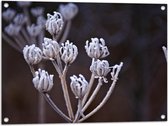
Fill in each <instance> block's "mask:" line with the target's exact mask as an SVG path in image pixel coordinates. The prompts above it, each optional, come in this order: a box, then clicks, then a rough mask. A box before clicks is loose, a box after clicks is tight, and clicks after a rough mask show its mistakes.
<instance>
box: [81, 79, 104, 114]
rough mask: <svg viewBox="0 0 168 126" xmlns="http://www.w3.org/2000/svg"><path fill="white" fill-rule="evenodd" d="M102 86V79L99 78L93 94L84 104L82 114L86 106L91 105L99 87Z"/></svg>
mask: <svg viewBox="0 0 168 126" xmlns="http://www.w3.org/2000/svg"><path fill="white" fill-rule="evenodd" d="M101 86H102V78H99V82H98V84H97V87H96V89H95V90H94V92H93V93H92V95H91V96H90V98H89V100H88V101H87V102H86V104H85V105H84V107H83V109H82V112H84V111H85V110H86V109H87V108H88V106H89V105H90V104H91V103H92V101H93V100H94V98H95V97H96V95H97V93H98V91H99V90H100V87H101Z"/></svg>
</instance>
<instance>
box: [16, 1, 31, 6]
mask: <svg viewBox="0 0 168 126" xmlns="http://www.w3.org/2000/svg"><path fill="white" fill-rule="evenodd" d="M17 4H18V6H19V7H23V8H24V7H29V6H30V5H31V2H28V1H26V2H25V1H24V2H23V1H18V2H17Z"/></svg>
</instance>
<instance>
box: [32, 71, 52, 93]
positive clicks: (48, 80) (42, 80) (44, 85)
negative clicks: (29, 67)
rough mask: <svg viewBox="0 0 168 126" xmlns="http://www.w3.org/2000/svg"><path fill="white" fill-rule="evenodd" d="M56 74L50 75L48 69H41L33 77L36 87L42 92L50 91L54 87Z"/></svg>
mask: <svg viewBox="0 0 168 126" xmlns="http://www.w3.org/2000/svg"><path fill="white" fill-rule="evenodd" d="M53 77H54V75H49V74H48V72H47V71H45V70H41V69H39V70H38V71H36V72H35V77H34V78H33V84H34V87H35V88H36V89H37V90H38V91H40V92H48V91H50V90H51V89H52V87H53Z"/></svg>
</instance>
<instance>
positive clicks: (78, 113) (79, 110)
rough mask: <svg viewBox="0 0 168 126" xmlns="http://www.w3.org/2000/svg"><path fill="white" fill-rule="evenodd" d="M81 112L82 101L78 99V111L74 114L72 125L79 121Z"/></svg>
mask: <svg viewBox="0 0 168 126" xmlns="http://www.w3.org/2000/svg"><path fill="white" fill-rule="evenodd" d="M81 110H82V100H81V99H80V98H79V99H78V110H77V112H76V115H75V119H74V121H73V123H76V122H77V121H78V120H79V118H80V115H81Z"/></svg>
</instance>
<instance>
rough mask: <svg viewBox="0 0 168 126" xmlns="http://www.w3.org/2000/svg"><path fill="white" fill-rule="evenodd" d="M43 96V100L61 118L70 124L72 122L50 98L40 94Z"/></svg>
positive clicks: (45, 94)
mask: <svg viewBox="0 0 168 126" xmlns="http://www.w3.org/2000/svg"><path fill="white" fill-rule="evenodd" d="M42 95H43V96H44V98H45V100H46V101H47V102H48V103H49V104H50V106H51V107H52V108H53V109H54V111H56V112H57V113H58V114H59V115H60V116H61V117H63V118H64V119H65V120H66V121H67V122H72V120H71V119H70V118H69V117H67V116H66V115H65V114H64V113H63V112H62V111H61V110H60V109H59V108H58V107H57V106H56V105H55V103H54V102H53V101H52V100H51V98H50V96H49V95H48V94H47V93H42Z"/></svg>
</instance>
